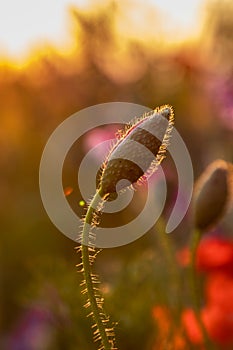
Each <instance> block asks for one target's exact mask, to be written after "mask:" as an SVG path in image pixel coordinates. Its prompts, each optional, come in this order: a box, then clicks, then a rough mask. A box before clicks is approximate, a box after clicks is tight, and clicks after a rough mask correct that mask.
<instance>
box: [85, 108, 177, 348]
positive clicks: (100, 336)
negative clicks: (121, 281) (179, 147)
mask: <svg viewBox="0 0 233 350" xmlns="http://www.w3.org/2000/svg"><path fill="white" fill-rule="evenodd" d="M173 120H174V114H173V109H172V107H171V106H169V105H165V106H162V107H160V108H156V109H155V110H154V111H152V112H150V113H147V114H145V115H143V116H142V117H141V118H139V119H137V120H136V121H134V122H133V123H131V124H130V127H127V128H126V130H125V132H124V133H119V135H120V137H118V139H117V142H116V144H115V146H114V147H113V149H112V150H111V151H110V153H109V155H108V156H107V158H106V161H105V162H104V164H103V166H102V171H101V176H100V177H99V181H98V184H97V191H96V193H95V195H94V197H93V199H92V200H91V202H90V204H89V206H88V208H87V212H86V215H85V217H84V224H83V230H82V234H81V248H80V250H81V255H82V263H81V272H82V273H83V276H84V280H83V283H82V286H83V290H82V293H83V294H85V295H87V302H86V304H85V307H86V308H90V309H91V311H90V313H89V315H90V316H92V318H93V320H94V324H93V329H94V340H95V341H98V342H99V343H100V347H99V350H116V349H117V348H116V347H115V335H114V327H113V325H112V324H111V322H110V320H109V317H108V316H107V315H106V313H105V311H104V307H103V303H104V299H103V296H102V295H101V292H100V290H99V288H98V285H99V283H100V282H99V279H98V276H97V275H95V274H93V273H92V265H93V262H94V260H95V257H96V255H97V253H98V251H99V249H96V247H95V237H94V235H93V234H92V232H91V228H92V227H93V226H96V225H97V224H98V220H97V219H98V215H99V212H100V209H101V208H102V206H103V205H104V202H105V201H106V200H108V199H109V198H111V196H112V199H114V196H115V195H116V193H117V189H116V186H117V184H118V183H119V182H120V181H121V180H125V179H126V180H128V182H130V183H131V184H132V185H133V184H136V183H138V182H140V181H142V180H143V177H144V176H147V175H148V174H149V175H150V174H151V173H152V172H153V171H154V170H155V169H156V168H157V165H158V164H159V163H160V162H161V161H162V160H163V158H164V157H165V152H166V148H167V145H168V140H169V137H170V134H171V130H172V127H173ZM140 144H141V146H144V150H145V147H146V148H147V149H148V150H149V151H150V152H147V154H145V153H144V152H145V151H144V150H143V147H140ZM138 146H139V147H138ZM138 157H139V158H138ZM139 159H141V160H143V169H144V170H143V169H142V168H141V167H139V165H138V160H139ZM145 169H146V171H145ZM128 187H129V185H124V187H123V189H125V188H128Z"/></svg>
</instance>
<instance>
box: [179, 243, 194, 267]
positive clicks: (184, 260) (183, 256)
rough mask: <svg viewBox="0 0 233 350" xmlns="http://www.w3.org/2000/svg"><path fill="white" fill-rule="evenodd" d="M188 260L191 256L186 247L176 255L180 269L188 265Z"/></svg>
mask: <svg viewBox="0 0 233 350" xmlns="http://www.w3.org/2000/svg"><path fill="white" fill-rule="evenodd" d="M190 258H191V254H190V249H189V248H188V247H184V248H182V249H180V250H179V251H178V252H177V253H176V260H177V262H178V263H179V265H180V266H182V267H186V266H188V265H189V264H190Z"/></svg>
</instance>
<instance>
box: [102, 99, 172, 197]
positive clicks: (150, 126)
mask: <svg viewBox="0 0 233 350" xmlns="http://www.w3.org/2000/svg"><path fill="white" fill-rule="evenodd" d="M173 119H174V114H173V109H172V107H170V106H168V105H165V106H162V107H160V108H157V109H155V110H154V111H152V112H149V113H147V114H145V115H143V116H142V117H141V118H140V119H137V120H136V122H135V123H134V124H133V125H131V126H130V127H128V128H127V129H126V131H125V133H124V134H123V135H121V137H120V138H119V139H118V141H117V143H116V145H115V146H114V147H113V149H112V150H111V151H110V153H109V155H108V156H107V159H106V161H105V163H104V165H103V168H102V174H101V177H100V180H99V184H98V185H97V187H98V188H100V189H101V194H102V195H103V196H105V195H107V194H113V195H114V194H115V193H116V191H117V189H123V188H126V187H128V186H129V183H130V184H135V183H137V182H138V181H140V180H141V179H142V178H143V176H144V175H148V174H151V173H152V172H153V171H154V169H156V165H158V164H159V163H160V162H161V161H162V159H163V158H164V155H165V151H166V147H167V144H168V139H169V136H170V133H171V129H172V126H173ZM121 180H128V182H121V183H119V181H121ZM117 184H118V185H119V184H120V187H119V188H117Z"/></svg>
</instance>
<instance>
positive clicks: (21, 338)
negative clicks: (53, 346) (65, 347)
mask: <svg viewBox="0 0 233 350" xmlns="http://www.w3.org/2000/svg"><path fill="white" fill-rule="evenodd" d="M53 323H54V319H53V315H52V313H51V311H50V310H49V309H47V308H45V306H42V305H39V304H38V305H33V306H31V308H29V309H28V310H27V311H26V312H25V313H24V314H23V315H22V317H21V319H20V320H19V322H18V323H17V324H16V326H15V328H14V329H13V331H12V333H11V334H10V336H9V338H7V339H6V341H5V344H4V345H3V348H4V349H6V350H45V349H48V348H49V345H50V343H51V341H52V334H53Z"/></svg>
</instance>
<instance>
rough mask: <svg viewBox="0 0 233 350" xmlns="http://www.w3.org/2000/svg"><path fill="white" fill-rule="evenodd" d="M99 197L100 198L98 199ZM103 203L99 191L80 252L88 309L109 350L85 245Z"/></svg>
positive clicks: (92, 206) (91, 206)
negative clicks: (94, 217) (94, 216)
mask: <svg viewBox="0 0 233 350" xmlns="http://www.w3.org/2000/svg"><path fill="white" fill-rule="evenodd" d="M100 197H101V198H100ZM101 201H103V199H102V196H101V191H100V190H99V191H97V192H96V194H95V195H94V197H93V199H92V201H91V203H90V205H89V207H88V210H87V213H86V216H85V219H84V225H83V231H82V245H81V251H82V264H83V275H84V281H85V284H86V290H87V296H88V299H89V303H90V307H91V310H92V315H93V318H94V320H95V322H96V326H97V329H98V331H99V334H100V338H101V342H102V345H103V349H104V350H111V349H112V346H111V344H110V342H109V339H108V336H107V333H106V329H105V326H104V324H103V320H102V318H101V315H100V312H101V310H100V308H99V306H98V303H97V300H96V296H95V290H94V286H93V281H92V270H91V262H90V255H89V254H90V252H89V249H90V248H89V246H88V245H87V244H88V242H89V234H90V228H91V223H92V221H93V214H94V213H95V211H96V208H97V206H98V205H99V204H100V203H101Z"/></svg>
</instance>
